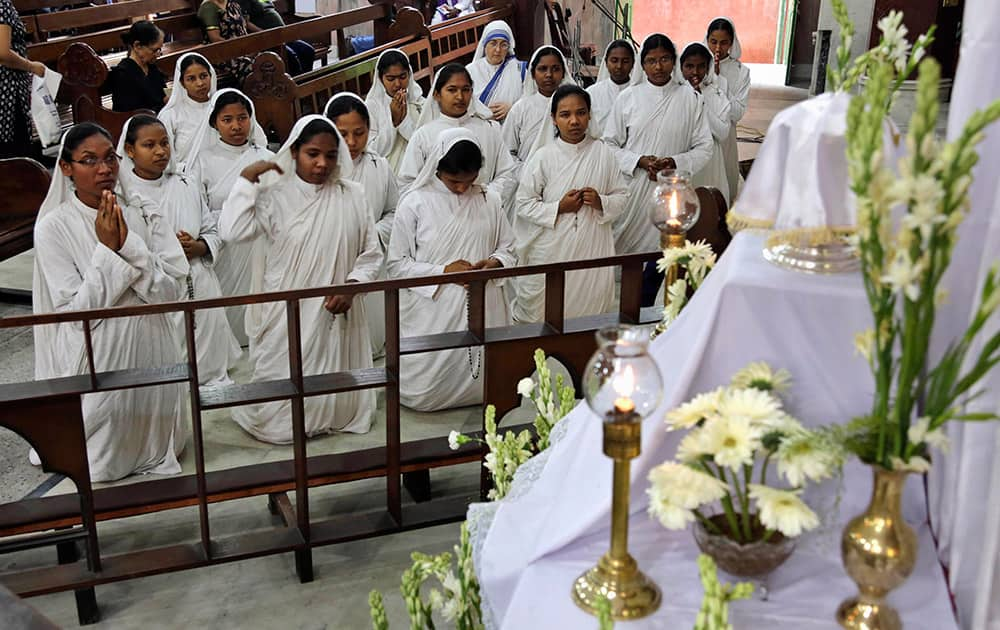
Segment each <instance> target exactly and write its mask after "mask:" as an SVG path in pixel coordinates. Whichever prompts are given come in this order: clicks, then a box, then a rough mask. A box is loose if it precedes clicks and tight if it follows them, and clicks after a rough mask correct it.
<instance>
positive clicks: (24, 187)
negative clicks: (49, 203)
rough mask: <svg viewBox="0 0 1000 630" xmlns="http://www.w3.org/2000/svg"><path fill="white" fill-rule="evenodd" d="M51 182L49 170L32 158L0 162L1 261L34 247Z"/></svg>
mask: <svg viewBox="0 0 1000 630" xmlns="http://www.w3.org/2000/svg"><path fill="white" fill-rule="evenodd" d="M50 179H51V178H50V176H49V172H48V170H46V169H45V167H44V166H42V165H41V164H39V163H38V162H36V161H35V160H32V159H30V158H10V159H6V160H0V260H6V259H8V258H10V257H11V256H16V255H17V254H20V253H22V252H26V251H28V250H29V249H31V248H32V247H33V246H34V239H33V233H34V229H35V217H36V216H37V215H38V209H39V208H40V207H41V205H42V201H43V200H44V199H45V195H46V193H48V190H49V181H50Z"/></svg>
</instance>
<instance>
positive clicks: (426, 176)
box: [399, 127, 483, 203]
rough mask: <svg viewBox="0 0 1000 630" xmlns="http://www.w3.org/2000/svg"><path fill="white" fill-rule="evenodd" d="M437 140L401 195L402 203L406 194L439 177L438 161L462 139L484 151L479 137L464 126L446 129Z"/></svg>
mask: <svg viewBox="0 0 1000 630" xmlns="http://www.w3.org/2000/svg"><path fill="white" fill-rule="evenodd" d="M435 140H436V142H435V143H434V145H433V146H432V147H431V152H430V155H428V156H427V159H426V160H424V166H423V168H421V169H420V172H419V173H418V174H417V177H416V179H414V180H413V184H412V185H411V186H410V187H409V188H408V189H407V191H406V192H405V193H403V194H402V195H401V196H400V198H399V201H400V203H402V201H403V198H404V197H405V196H406V195H408V194H410V193H411V192H413V191H414V190H417V189H418V188H422V187H424V186H426V185H427V184H428V183H430V182H432V181H434V178H435V177H437V167H438V162H440V161H441V158H443V157H444V156H445V155H446V154H447V153H448V151H450V150H451V148H452V147H453V146H455V145H456V144H457V143H459V142H461V141H462V140H468V141H469V142H471V143H472V144H474V145H476V147H477V148H478V149H479V151H480V153H482V150H483V147H482V145H481V144H480V143H479V139H478V138H476V136H475V135H474V134H473V133H472V132H471V131H469V130H468V129H466V128H464V127H453V128H451V129H445V130H444V131H442V132H441V133H440V134H438V136H437V138H435Z"/></svg>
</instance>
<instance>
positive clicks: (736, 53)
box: [705, 15, 743, 61]
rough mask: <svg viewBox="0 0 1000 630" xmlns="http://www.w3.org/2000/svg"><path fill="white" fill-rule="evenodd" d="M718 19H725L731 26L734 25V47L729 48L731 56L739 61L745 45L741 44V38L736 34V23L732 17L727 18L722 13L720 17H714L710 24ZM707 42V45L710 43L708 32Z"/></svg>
mask: <svg viewBox="0 0 1000 630" xmlns="http://www.w3.org/2000/svg"><path fill="white" fill-rule="evenodd" d="M716 20H725V21H727V22H729V26H731V27H732V29H733V46H732V48H730V49H729V58H730V59H735V60H736V61H739V60H740V57H741V56H742V55H743V47H742V46H740V38H739V36H738V35H737V34H736V23H734V22H733V21H732V20H731V19H729V18H727V17H726V16H724V15H720V16H718V17H715V18H712V20H711V21H710V22H709V24H711V23H712V22H714V21H716ZM705 44H706V45H707V44H708V33H705ZM713 58H714V55H713Z"/></svg>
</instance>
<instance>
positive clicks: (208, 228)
mask: <svg viewBox="0 0 1000 630" xmlns="http://www.w3.org/2000/svg"><path fill="white" fill-rule="evenodd" d="M198 199H199V200H201V231H200V233H199V235H198V238H200V239H201V240H203V241H205V246H206V247H208V254H206V255H204V256H202V258H201V261H202V262H203V263H204V264H205V265H207V266H209V267H214V266H215V263H216V261H217V260H218V259H219V254H220V253H221V252H222V239H221V238H219V223H218V218H217V217H216V215H215V214H214V213H213V212H212V211H211V210H210V209H209V208H208V202H207V201H206V200H205V197H204V196H203V195H202V194H201V193H200V191H199V194H198Z"/></svg>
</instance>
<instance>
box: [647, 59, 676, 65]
mask: <svg viewBox="0 0 1000 630" xmlns="http://www.w3.org/2000/svg"><path fill="white" fill-rule="evenodd" d="M642 63H643V65H646V66H666V65H668V64H672V63H674V58H673V57H659V58H658V59H653V58H652V57H646V59H645V61H643V62H642Z"/></svg>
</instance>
